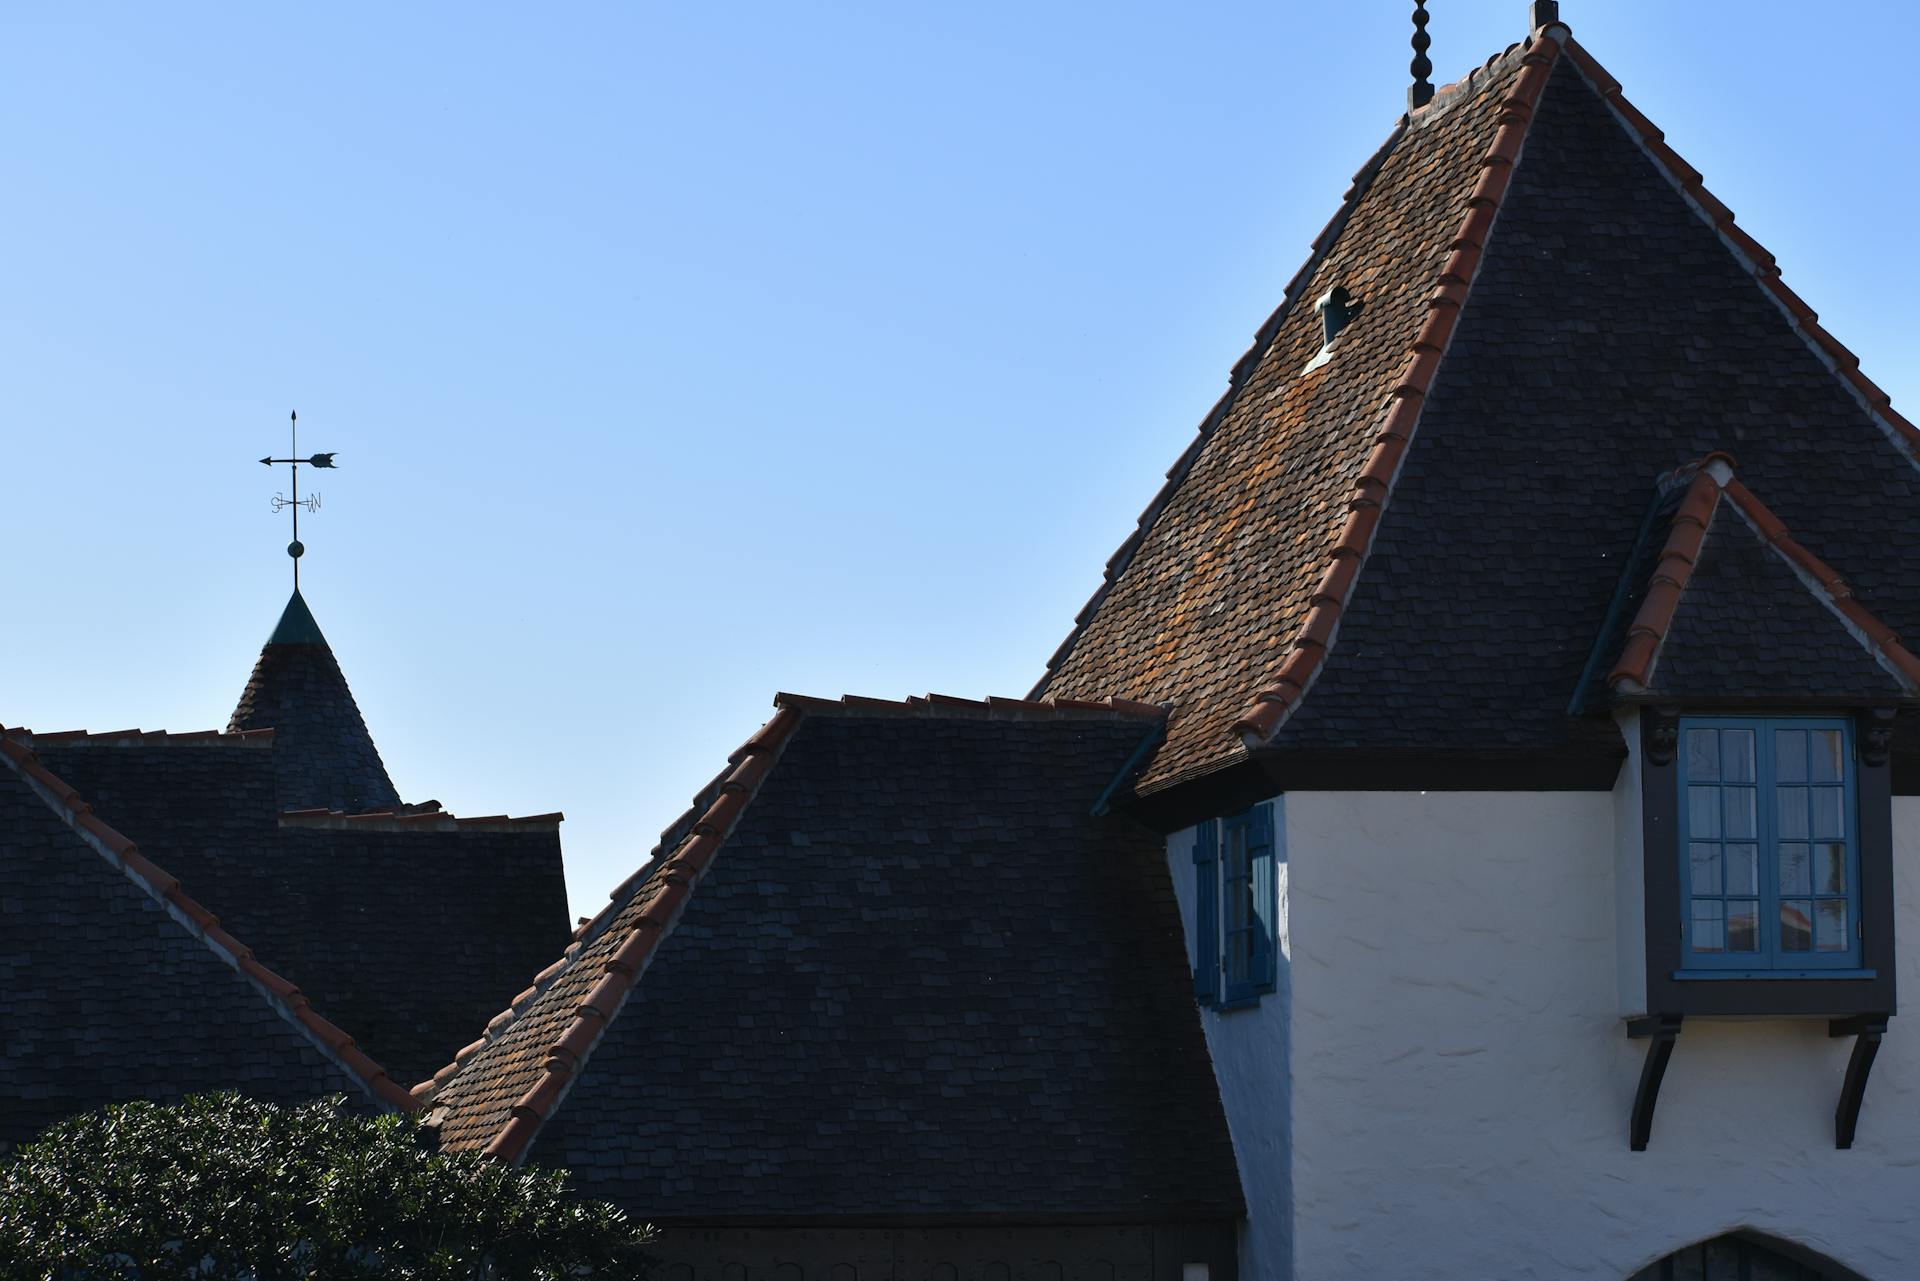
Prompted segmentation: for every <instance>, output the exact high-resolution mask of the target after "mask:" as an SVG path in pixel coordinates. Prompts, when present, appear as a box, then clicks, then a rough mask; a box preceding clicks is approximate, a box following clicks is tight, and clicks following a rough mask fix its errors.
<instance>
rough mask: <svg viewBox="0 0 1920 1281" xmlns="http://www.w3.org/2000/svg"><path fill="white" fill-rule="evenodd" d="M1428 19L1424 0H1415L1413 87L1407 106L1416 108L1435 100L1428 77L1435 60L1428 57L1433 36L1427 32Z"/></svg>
mask: <svg viewBox="0 0 1920 1281" xmlns="http://www.w3.org/2000/svg"><path fill="white" fill-rule="evenodd" d="M1427 21H1428V14H1427V6H1426V4H1425V2H1424V0H1413V65H1412V67H1411V68H1410V69H1411V70H1412V72H1413V87H1412V88H1411V89H1409V90H1407V106H1408V107H1410V108H1414V109H1416V110H1417V109H1419V108H1421V107H1424V106H1426V105H1427V104H1428V103H1429V102H1432V101H1433V81H1431V80H1429V79H1427V77H1428V76H1430V75H1432V74H1433V62H1432V60H1431V59H1429V58H1428V57H1427V50H1429V49H1431V48H1433V37H1432V36H1430V35H1428V34H1427Z"/></svg>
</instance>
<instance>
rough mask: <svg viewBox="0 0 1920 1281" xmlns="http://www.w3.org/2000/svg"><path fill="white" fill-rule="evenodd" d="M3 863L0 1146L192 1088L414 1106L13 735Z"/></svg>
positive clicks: (4, 741) (0, 761)
mask: <svg viewBox="0 0 1920 1281" xmlns="http://www.w3.org/2000/svg"><path fill="white" fill-rule="evenodd" d="M0 867H3V868H4V877H0V993H4V994H5V998H6V1007H5V1013H6V1017H5V1019H4V1020H0V1152H4V1151H5V1149H6V1148H7V1146H8V1145H10V1144H13V1143H17V1142H20V1141H22V1140H25V1139H27V1138H29V1137H31V1136H32V1135H34V1134H35V1133H37V1132H38V1131H40V1130H41V1129H43V1128H44V1127H45V1126H47V1125H48V1124H50V1123H52V1122H53V1121H55V1120H58V1119H59V1118H61V1117H64V1116H68V1115H71V1114H73V1113H75V1112H81V1111H86V1110H89V1109H92V1108H95V1107H100V1106H103V1105H105V1104H108V1103H114V1102H124V1101H127V1100H131V1099H158V1100H165V1101H171V1100H175V1099H178V1098H180V1097H181V1096H183V1095H186V1094H190V1093H195V1092H198V1091H204V1090H214V1089H236V1090H241V1091H244V1092H245V1093H247V1094H250V1095H253V1096H254V1097H256V1098H262V1099H268V1100H273V1101H283V1102H293V1101H297V1100H302V1099H309V1098H315V1097H318V1096H320V1095H325V1094H335V1093H339V1094H346V1095H348V1096H350V1097H352V1098H354V1099H357V1100H358V1101H359V1102H360V1104H361V1106H364V1107H371V1106H373V1105H374V1101H375V1100H379V1101H380V1102H382V1103H384V1104H386V1105H388V1106H394V1107H401V1108H411V1106H412V1102H411V1100H410V1099H409V1097H408V1096H407V1094H406V1093H405V1091H403V1090H401V1089H399V1088H398V1087H397V1086H395V1085H394V1084H393V1082H392V1081H391V1080H389V1079H388V1078H387V1076H386V1073H385V1072H384V1071H382V1070H381V1068H380V1066H379V1065H378V1064H377V1063H375V1062H373V1061H372V1060H371V1059H369V1058H368V1056H367V1055H365V1054H364V1053H361V1052H360V1051H359V1050H358V1049H357V1048H356V1047H355V1045H354V1043H353V1041H352V1040H351V1039H350V1038H349V1037H348V1036H347V1035H346V1034H345V1033H343V1032H342V1031H341V1030H340V1029H339V1028H338V1027H335V1026H334V1025H333V1024H331V1023H329V1022H328V1021H327V1020H325V1019H323V1018H321V1017H319V1015H318V1014H317V1013H315V1012H314V1011H313V1010H312V1008H311V1007H310V1006H309V1005H308V1003H307V1000H306V997H305V996H304V995H303V994H302V992H301V991H300V989H299V988H298V987H297V986H295V985H294V984H292V983H290V982H288V981H287V980H286V979H285V978H283V977H281V976H280V975H278V974H276V973H274V972H272V970H271V969H269V968H268V967H266V966H264V965H262V964H261V963H260V962H259V961H258V960H256V959H255V958H254V956H253V953H252V951H251V950H250V949H248V948H247V947H246V946H245V945H244V944H242V943H241V942H240V941H239V940H238V939H236V938H235V937H234V936H233V934H232V933H231V932H229V931H228V930H227V929H225V928H223V927H222V926H221V925H220V924H219V923H218V921H217V920H216V919H215V917H214V916H213V914H212V913H211V912H209V911H207V909H206V908H205V907H204V906H202V905H201V903H200V902H199V901H198V900H196V899H194V898H192V897H191V896H189V895H188V894H187V893H186V891H185V890H184V889H183V888H182V887H181V885H180V882H178V881H177V880H176V879H175V878H174V877H173V876H171V875H170V874H169V873H168V872H166V871H164V870H162V868H160V867H159V866H157V865H156V864H154V863H153V862H152V861H151V860H149V859H148V858H147V857H146V855H145V854H143V853H142V852H141V850H140V849H139V848H138V847H136V846H135V845H134V843H133V842H132V841H129V840H128V839H127V838H126V837H125V836H124V835H122V834H121V833H120V832H118V831H117V830H115V829H114V828H112V827H110V826H108V825H107V824H106V823H105V822H103V821H101V820H100V819H99V818H98V817H97V816H96V815H95V814H94V813H93V812H92V810H91V807H90V805H89V804H88V803H87V802H86V801H84V800H82V799H81V796H80V794H79V793H78V792H77V791H76V790H75V789H74V788H73V787H72V786H71V785H70V784H69V783H67V782H66V780H64V779H61V778H60V777H58V776H57V775H56V774H54V773H53V772H52V771H50V770H48V769H47V768H46V766H45V765H44V764H43V763H42V762H40V761H39V760H38V759H37V757H36V755H35V754H34V753H33V752H32V751H31V750H30V749H29V748H28V747H27V746H26V745H25V744H24V743H23V742H22V741H21V740H19V739H18V738H15V737H12V736H10V735H9V736H7V737H5V738H0Z"/></svg>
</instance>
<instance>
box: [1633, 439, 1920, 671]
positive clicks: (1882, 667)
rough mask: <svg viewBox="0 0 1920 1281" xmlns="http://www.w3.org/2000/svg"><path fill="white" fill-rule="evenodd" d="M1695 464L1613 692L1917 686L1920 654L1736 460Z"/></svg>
mask: <svg viewBox="0 0 1920 1281" xmlns="http://www.w3.org/2000/svg"><path fill="white" fill-rule="evenodd" d="M1687 472H1690V473H1691V475H1688V474H1687ZM1687 472H1683V473H1681V474H1680V475H1678V476H1676V477H1675V478H1674V479H1673V480H1672V481H1671V482H1669V483H1670V484H1671V485H1672V486H1673V487H1674V488H1675V489H1676V490H1678V489H1684V497H1683V498H1682V500H1681V501H1680V502H1679V503H1678V504H1677V506H1676V508H1675V510H1674V512H1673V515H1672V518H1671V521H1670V522H1669V526H1668V532H1667V534H1666V539H1665V542H1664V544H1663V545H1662V546H1661V548H1660V551H1659V553H1658V555H1657V557H1655V558H1653V560H1654V563H1653V567H1652V570H1651V572H1650V573H1649V574H1648V575H1647V576H1646V579H1645V582H1644V585H1643V586H1642V588H1641V590H1640V592H1639V594H1638V597H1637V600H1636V601H1635V612H1634V617H1633V622H1632V624H1631V626H1630V627H1629V628H1628V629H1627V635H1626V641H1625V645H1624V647H1623V649H1622V652H1621V654H1620V657H1619V661H1618V663H1617V664H1616V665H1615V667H1614V668H1613V670H1612V672H1611V673H1610V674H1609V676H1608V680H1609V682H1610V683H1611V684H1612V686H1613V688H1614V689H1615V690H1616V691H1618V692H1620V693H1623V694H1626V695H1629V696H1667V697H1688V698H1694V699H1702V698H1704V699H1725V698H1748V699H1755V700H1771V701H1776V702H1779V701H1785V702H1798V701H1802V700H1820V701H1825V702H1829V703H1836V702H1837V703H1842V704H1846V703H1858V702H1861V701H1877V702H1889V701H1894V700H1898V699H1904V698H1907V697H1909V696H1911V695H1912V694H1913V693H1914V692H1915V690H1916V689H1920V659H1916V658H1915V657H1914V655H1913V654H1911V653H1909V652H1908V651H1907V649H1906V648H1905V647H1904V646H1903V645H1901V644H1900V643H1899V641H1898V639H1897V638H1895V637H1894V636H1893V634H1892V632H1891V630H1890V629H1888V628H1887V627H1886V626H1885V625H1884V624H1882V623H1881V622H1880V621H1879V620H1878V619H1876V618H1874V617H1873V615H1872V614H1871V613H1870V612H1868V611H1867V610H1865V609H1864V608H1862V607H1861V606H1860V605H1859V604H1858V603H1857V602H1855V601H1854V600H1853V599H1852V589H1851V588H1849V587H1848V586H1847V584H1846V582H1845V580H1844V579H1842V578H1841V577H1840V576H1839V575H1838V574H1837V573H1835V572H1834V571H1833V570H1832V569H1830V568H1828V567H1827V566H1826V565H1825V564H1823V563H1822V562H1821V561H1820V560H1819V559H1818V558H1816V557H1814V556H1813V555H1812V554H1811V553H1809V552H1808V551H1807V550H1806V549H1805V548H1804V547H1802V546H1800V544H1799V543H1798V542H1797V541H1795V540H1794V539H1793V537H1792V535H1791V534H1790V533H1789V532H1788V531H1787V529H1786V527H1785V526H1784V525H1782V524H1781V523H1780V522H1779V520H1778V518H1776V517H1775V516H1774V515H1773V513H1772V512H1771V511H1770V510H1768V509H1767V507H1766V506H1765V505H1764V504H1763V503H1761V501H1760V500H1759V498H1758V497H1756V496H1755V495H1754V494H1753V492H1752V491H1751V490H1748V489H1747V488H1746V486H1744V485H1742V484H1741V483H1740V482H1738V481H1736V480H1734V478H1733V476H1734V471H1733V465H1732V460H1731V459H1730V458H1726V457H1724V456H1719V457H1715V458H1711V459H1708V460H1706V461H1705V462H1704V463H1703V464H1701V465H1698V466H1697V467H1694V468H1689V469H1687ZM1639 568H1640V567H1638V566H1636V567H1635V570H1630V571H1629V572H1635V571H1636V570H1638V569H1639Z"/></svg>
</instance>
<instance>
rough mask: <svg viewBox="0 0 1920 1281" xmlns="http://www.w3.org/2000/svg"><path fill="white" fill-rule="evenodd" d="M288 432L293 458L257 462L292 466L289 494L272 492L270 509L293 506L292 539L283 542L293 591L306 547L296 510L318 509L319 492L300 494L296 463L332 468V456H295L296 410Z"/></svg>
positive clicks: (297, 437) (297, 446) (297, 587)
mask: <svg viewBox="0 0 1920 1281" xmlns="http://www.w3.org/2000/svg"><path fill="white" fill-rule="evenodd" d="M292 432H293V436H292V439H293V448H291V449H289V450H288V451H287V452H288V453H290V454H294V455H296V457H293V458H262V459H261V460H260V461H261V462H262V463H264V464H265V465H266V466H268V467H271V466H273V465H274V464H275V463H285V464H287V465H288V466H289V467H291V468H293V486H292V492H293V497H291V498H288V497H287V496H286V495H285V494H275V495H274V496H273V510H275V511H277V512H279V511H286V510H287V509H288V508H292V509H293V541H292V542H290V543H288V544H287V555H289V556H291V557H293V590H294V591H296V592H297V591H299V590H300V558H301V557H302V556H304V555H306V552H307V549H306V546H305V545H304V544H303V543H301V541H300V509H301V508H303V507H304V508H306V509H307V511H308V512H317V511H319V510H320V495H319V494H314V495H313V496H312V497H310V498H302V497H300V464H301V463H305V464H306V465H307V466H309V467H332V466H333V455H332V454H315V455H313V457H311V458H300V457H297V455H298V454H299V453H300V415H299V413H297V412H296V413H295V414H294V415H293V426H292Z"/></svg>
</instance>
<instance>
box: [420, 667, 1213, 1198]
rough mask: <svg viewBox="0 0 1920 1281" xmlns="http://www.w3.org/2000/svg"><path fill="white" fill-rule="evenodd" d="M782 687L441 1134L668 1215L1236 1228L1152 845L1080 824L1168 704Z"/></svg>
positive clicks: (520, 1022)
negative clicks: (872, 695) (911, 697)
mask: <svg viewBox="0 0 1920 1281" xmlns="http://www.w3.org/2000/svg"><path fill="white" fill-rule="evenodd" d="M781 704H782V710H781V711H780V713H779V714H778V715H777V716H776V718H775V720H774V721H772V722H770V723H769V725H768V727H767V728H766V729H765V730H763V731H762V733H761V735H759V736H757V737H756V739H755V740H754V741H753V742H751V743H749V745H748V746H747V747H746V748H745V749H743V750H742V752H741V753H739V754H737V755H736V758H735V761H734V762H733V763H732V764H731V765H730V768H729V772H728V773H727V774H725V775H723V777H722V779H720V780H718V781H717V782H716V785H715V786H714V787H712V788H710V789H709V790H708V791H707V792H706V793H705V794H703V796H702V798H701V802H700V804H698V805H696V807H695V810H694V811H691V812H690V814H689V816H688V818H686V819H684V820H683V821H682V822H681V823H679V824H676V825H675V827H674V828H673V829H670V830H669V832H668V833H667V835H666V838H665V840H664V841H663V844H662V847H661V851H660V852H659V854H658V855H657V856H656V858H655V860H654V861H653V862H652V863H650V864H649V865H648V867H646V868H644V869H642V871H641V873H640V874H639V875H638V876H637V877H636V878H635V880H634V881H632V882H630V883H629V884H628V885H626V886H623V887H622V888H621V889H619V890H617V891H615V899H614V902H613V903H612V904H611V905H610V907H609V909H608V911H607V912H606V913H604V914H603V916H602V918H600V919H599V920H597V921H596V922H595V923H594V924H593V925H591V926H589V927H588V928H587V929H586V930H584V931H583V932H582V935H581V937H580V938H579V939H578V940H577V941H576V943H575V944H574V946H573V947H571V948H570V949H569V951H568V954H567V955H566V956H565V957H563V958H562V960H561V961H560V962H559V963H558V964H556V966H554V967H553V968H552V969H551V970H550V971H549V972H547V973H545V974H543V975H542V976H541V979H540V981H539V982H537V983H536V985H535V987H534V988H532V989H530V990H529V991H528V992H527V993H525V994H523V997H522V999H521V1001H519V1002H518V1003H517V1005H516V1008H515V1009H513V1010H510V1011H508V1012H507V1013H506V1014H504V1015H503V1016H502V1017H501V1018H500V1019H498V1020H496V1021H495V1023H494V1024H493V1025H492V1026H491V1027H490V1028H489V1031H488V1034H487V1036H486V1037H485V1038H483V1040H482V1041H481V1042H479V1043H477V1044H476V1045H475V1046H473V1047H470V1048H469V1050H468V1051H463V1053H462V1056H461V1060H460V1062H459V1063H457V1064H456V1065H454V1066H453V1067H451V1068H450V1069H449V1070H448V1071H446V1072H445V1073H443V1074H442V1075H441V1076H440V1077H438V1078H437V1079H436V1081H435V1082H434V1083H432V1084H431V1085H428V1086H423V1087H421V1088H420V1089H417V1090H416V1094H418V1095H420V1096H422V1098H423V1099H425V1100H427V1102H428V1108H429V1110H428V1119H429V1121H430V1122H437V1123H438V1124H439V1125H440V1129H441V1136H442V1142H443V1144H445V1145H446V1146H448V1147H451V1148H478V1147H487V1148H490V1150H492V1151H494V1152H496V1153H497V1154H499V1155H502V1156H509V1157H512V1156H517V1155H520V1154H521V1153H522V1152H524V1151H525V1149H526V1148H527V1146H528V1145H529V1144H531V1145H532V1153H533V1159H535V1160H539V1161H551V1162H554V1163H557V1164H563V1165H565V1166H567V1167H569V1168H570V1169H571V1170H572V1171H573V1172H574V1176H575V1179H576V1182H577V1184H578V1185H579V1186H580V1188H581V1189H582V1191H583V1192H585V1193H586V1194H588V1195H591V1196H596V1197H607V1198H611V1199H614V1200H616V1201H619V1202H621V1203H623V1204H625V1205H628V1206H631V1207H633V1209H634V1210H635V1212H636V1213H644V1214H646V1215H647V1216H649V1217H651V1218H657V1219H664V1220H681V1221H691V1220H698V1221H702V1222H714V1221H718V1220H727V1219H739V1218H741V1217H743V1216H747V1215H751V1216H753V1217H756V1218H761V1219H766V1218H769V1217H772V1218H802V1217H804V1218H808V1219H812V1220H821V1219H831V1218H841V1219H873V1218H876V1217H885V1216H909V1217H911V1216H922V1217H924V1216H926V1215H928V1214H938V1215H941V1216H958V1217H966V1216H968V1215H973V1216H982V1217H992V1216H998V1215H1009V1214H1020V1215H1042V1216H1046V1217H1047V1218H1048V1219H1051V1220H1054V1221H1058V1220H1062V1219H1071V1218H1079V1217H1084V1218H1088V1219H1097V1218H1108V1219H1131V1220H1135V1221H1141V1220H1160V1221H1166V1220H1170V1219H1178V1218H1204V1219H1233V1218H1237V1217H1239V1216H1240V1215H1241V1214H1242V1213H1243V1207H1242V1203H1241V1198H1240V1192H1239V1186H1238V1176H1237V1173H1236V1170H1235V1166H1234V1162H1233V1154H1232V1148H1231V1144H1230V1141H1229V1139H1228V1137H1227V1133H1226V1127H1225V1121H1224V1118H1223V1115H1222V1113H1221V1110H1220V1103H1219V1096H1218V1092H1217V1088H1216V1086H1215V1084H1214V1081H1213V1075H1212V1068H1211V1064H1210V1062H1209V1060H1208V1057H1207V1051H1206V1047H1205V1044H1204V1042H1203V1040H1202V1038H1201V1032H1200V1027H1199V1022H1198V1016H1197V1013H1196V1011H1195V1008H1194V1004H1193V1000H1192V995H1191V991H1190V983H1189V981H1188V977H1187V964H1186V952H1185V945H1184V942H1183V936H1182V934H1181V928H1180V923H1179V917H1178V913H1177V909H1176V906H1175V904H1174V901H1173V897H1172V891H1171V886H1170V883H1169V881H1168V878H1167V871H1166V866H1165V850H1164V846H1163V843H1162V841H1161V839H1160V838H1159V837H1158V836H1157V835H1156V834H1154V833H1152V832H1150V831H1148V830H1146V829H1144V828H1142V827H1140V826H1138V825H1136V824H1134V823H1133V822H1132V821H1130V820H1128V819H1125V818H1122V817H1118V816H1102V817H1095V816H1094V815H1093V814H1092V812H1091V811H1092V810H1093V808H1094V807H1095V805H1096V802H1098V801H1100V800H1101V799H1102V798H1103V796H1104V795H1105V793H1106V791H1107V789H1108V788H1109V787H1110V786H1111V785H1112V784H1113V783H1114V782H1115V780H1116V778H1118V777H1120V776H1121V775H1123V774H1124V773H1125V772H1126V771H1127V770H1128V769H1129V768H1130V767H1131V766H1132V765H1133V764H1134V763H1135V761H1136V760H1137V758H1138V754H1139V752H1140V749H1141V748H1142V746H1143V745H1144V744H1145V743H1147V742H1148V741H1150V739H1151V737H1152V736H1153V735H1154V734H1155V733H1157V731H1158V729H1159V722H1158V718H1157V717H1153V718H1146V717H1143V716H1142V715H1141V714H1140V712H1141V710H1142V709H1137V708H1136V709H1129V708H1126V707H1124V706H1122V707H1118V708H1116V707H1113V706H1090V705H1087V704H1078V705H1072V704H1065V705H1061V706H1058V707H1049V706H1046V705H1037V704H1032V703H1021V702H1017V701H1016V702H1006V703H990V704H986V705H982V704H963V703H960V702H958V701H957V700H941V701H928V702H921V701H915V702H913V703H910V704H906V705H901V704H879V703H874V702H868V701H864V700H847V701H846V702H843V703H837V704H827V703H822V702H820V701H818V700H802V699H795V698H791V697H788V696H783V697H782V699H781ZM641 971H644V973H641ZM536 1136H537V1137H536ZM1036 1136H1043V1137H1042V1138H1040V1139H1036Z"/></svg>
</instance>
